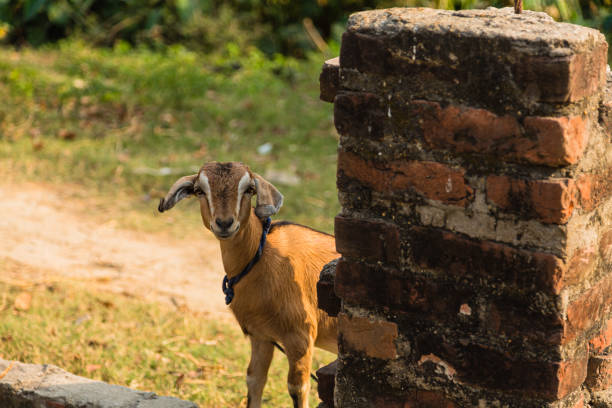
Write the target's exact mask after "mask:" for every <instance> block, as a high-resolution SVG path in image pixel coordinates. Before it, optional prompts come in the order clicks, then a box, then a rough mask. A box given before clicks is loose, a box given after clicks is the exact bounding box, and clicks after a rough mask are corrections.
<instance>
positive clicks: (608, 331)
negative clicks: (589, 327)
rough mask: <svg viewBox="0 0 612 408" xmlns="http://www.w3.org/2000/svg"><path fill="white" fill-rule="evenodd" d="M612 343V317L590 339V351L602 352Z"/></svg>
mask: <svg viewBox="0 0 612 408" xmlns="http://www.w3.org/2000/svg"><path fill="white" fill-rule="evenodd" d="M611 345H612V319H608V320H606V321H605V322H604V323H603V324H602V325H601V328H600V330H599V331H598V332H597V333H596V334H595V336H593V337H592V338H591V339H589V351H590V352H591V353H596V354H600V353H602V352H603V351H604V350H605V349H607V348H608V347H610V346H611Z"/></svg>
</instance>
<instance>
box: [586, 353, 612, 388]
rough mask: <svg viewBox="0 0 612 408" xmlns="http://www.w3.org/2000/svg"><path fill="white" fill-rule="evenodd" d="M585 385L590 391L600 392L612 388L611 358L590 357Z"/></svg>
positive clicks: (602, 356) (605, 356) (601, 356)
mask: <svg viewBox="0 0 612 408" xmlns="http://www.w3.org/2000/svg"><path fill="white" fill-rule="evenodd" d="M585 383H586V385H587V387H589V389H590V390H591V391H602V390H606V389H608V388H610V387H612V356H607V355H597V356H592V357H591V358H590V359H589V367H588V372H587V377H586V381H585Z"/></svg>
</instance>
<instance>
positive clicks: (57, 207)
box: [0, 184, 230, 318]
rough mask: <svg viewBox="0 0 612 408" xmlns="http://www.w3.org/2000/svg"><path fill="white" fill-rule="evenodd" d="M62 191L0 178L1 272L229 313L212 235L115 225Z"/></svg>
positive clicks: (221, 314)
mask: <svg viewBox="0 0 612 408" xmlns="http://www.w3.org/2000/svg"><path fill="white" fill-rule="evenodd" d="M65 194H66V193H65V192H63V191H59V190H58V189H57V187H49V186H42V185H36V184H29V185H27V188H24V186H23V185H20V186H19V187H17V186H15V185H0V197H2V198H1V199H0V278H2V279H7V280H11V279H14V280H20V281H23V280H35V281H37V280H49V279H54V278H70V279H79V280H86V281H87V282H88V284H89V282H91V284H92V285H96V286H97V287H102V288H104V289H109V290H114V291H120V292H125V293H129V294H132V295H135V296H138V297H142V298H146V299H155V300H166V301H172V302H173V303H174V304H178V305H186V306H187V307H188V308H190V309H192V310H197V311H201V312H206V313H210V314H211V315H213V316H214V317H224V318H229V316H230V313H229V311H228V309H227V308H226V306H225V304H224V302H223V294H222V293H221V290H220V286H221V280H222V278H223V266H222V264H221V258H220V254H219V248H218V244H217V241H216V240H215V239H214V238H212V237H208V236H207V235H206V234H202V236H201V238H200V237H199V238H198V239H197V240H193V239H190V240H187V239H185V240H178V239H175V238H171V237H169V236H167V235H162V234H150V233H138V232H134V231H128V230H123V229H119V228H117V227H116V226H115V225H114V224H115V223H113V222H110V223H109V222H107V223H100V221H99V217H98V219H95V217H89V216H87V215H85V214H84V213H83V211H82V209H83V208H84V207H83V206H86V205H87V203H86V202H79V200H74V199H71V200H65V199H62V198H63V197H64V196H65ZM64 198H65V197H64ZM85 208H86V207H85ZM75 209H79V210H80V211H75ZM3 265H4V267H3ZM1 269H4V270H1Z"/></svg>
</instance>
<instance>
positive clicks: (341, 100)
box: [321, 8, 612, 408]
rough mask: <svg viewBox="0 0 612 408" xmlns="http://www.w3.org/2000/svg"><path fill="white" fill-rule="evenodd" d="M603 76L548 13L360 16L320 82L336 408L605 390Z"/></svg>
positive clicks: (591, 40)
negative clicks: (330, 228)
mask: <svg viewBox="0 0 612 408" xmlns="http://www.w3.org/2000/svg"><path fill="white" fill-rule="evenodd" d="M606 60H607V44H606V42H605V39H604V37H603V35H601V34H600V33H599V32H597V31H595V30H592V29H588V28H584V27H579V26H575V25H570V24H560V23H556V22H554V21H553V20H552V19H551V18H550V17H548V16H547V15H545V14H543V13H534V12H529V11H526V12H525V13H524V14H521V15H515V14H513V11H512V9H509V8H507V9H501V10H498V9H492V8H490V9H487V10H471V11H458V12H454V11H442V10H430V9H422V8H421V9H391V10H376V11H368V12H363V13H357V14H354V15H352V16H351V18H350V20H349V23H348V29H347V31H346V32H345V34H344V36H343V39H342V48H341V52H340V59H339V61H337V60H336V61H329V62H328V63H326V65H324V68H323V73H322V75H321V88H322V98H323V99H324V100H328V101H333V103H334V120H335V125H336V128H337V130H338V133H339V134H340V147H339V153H338V174H337V177H338V179H337V182H338V189H339V197H340V201H341V204H342V213H341V214H340V215H338V217H337V218H336V242H337V248H338V251H339V252H340V253H341V254H342V259H341V260H340V262H339V263H338V265H337V270H336V278H335V279H336V280H335V292H336V294H337V295H338V296H339V297H340V298H341V299H342V308H341V311H340V314H339V317H338V319H339V328H340V335H339V345H340V353H339V362H338V372H337V376H336V390H335V394H334V395H335V404H336V407H339V408H348V407H350V408H360V407H398V408H408V407H447V408H450V407H521V408H530V407H534V408H535V407H538V408H540V407H556V408H561V407H582V406H587V405H588V404H589V403H590V402H589V401H594V400H595V399H597V398H595V399H594V397H593V396H592V395H591V394H589V392H590V391H593V392H600V391H601V389H602V387H604V388H605V387H607V386H608V385H610V384H612V380H611V378H612V375H611V374H610V373H611V372H612V371H611V369H610V368H609V367H612V364H611V363H610V361H611V360H610V359H609V358H607V357H606V356H605V355H602V354H605V349H606V348H607V347H608V346H609V345H610V343H611V342H612V335H611V334H610V333H612V320H611V319H612V136H610V127H611V125H610V123H612V120H610V117H612V114H611V113H610V112H611V110H612V108H610V107H611V106H612V101H611V98H610V94H611V93H610V89H612V88H610V87H609V85H607V84H606ZM606 87H608V88H606ZM589 357H592V358H591V362H590V363H589ZM587 373H591V374H589V379H588V381H587V382H586V383H585V381H586V380H587ZM595 397H597V396H595ZM602 398H603V397H602ZM600 399H601V398H600ZM604 406H611V407H612V405H604Z"/></svg>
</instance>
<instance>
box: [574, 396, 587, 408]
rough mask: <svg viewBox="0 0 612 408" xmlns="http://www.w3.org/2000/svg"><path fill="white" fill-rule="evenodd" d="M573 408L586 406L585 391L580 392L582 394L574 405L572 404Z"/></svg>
mask: <svg viewBox="0 0 612 408" xmlns="http://www.w3.org/2000/svg"><path fill="white" fill-rule="evenodd" d="M571 408H584V394H583V393H580V396H579V397H578V399H577V400H576V402H575V403H574V405H572V406H571Z"/></svg>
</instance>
